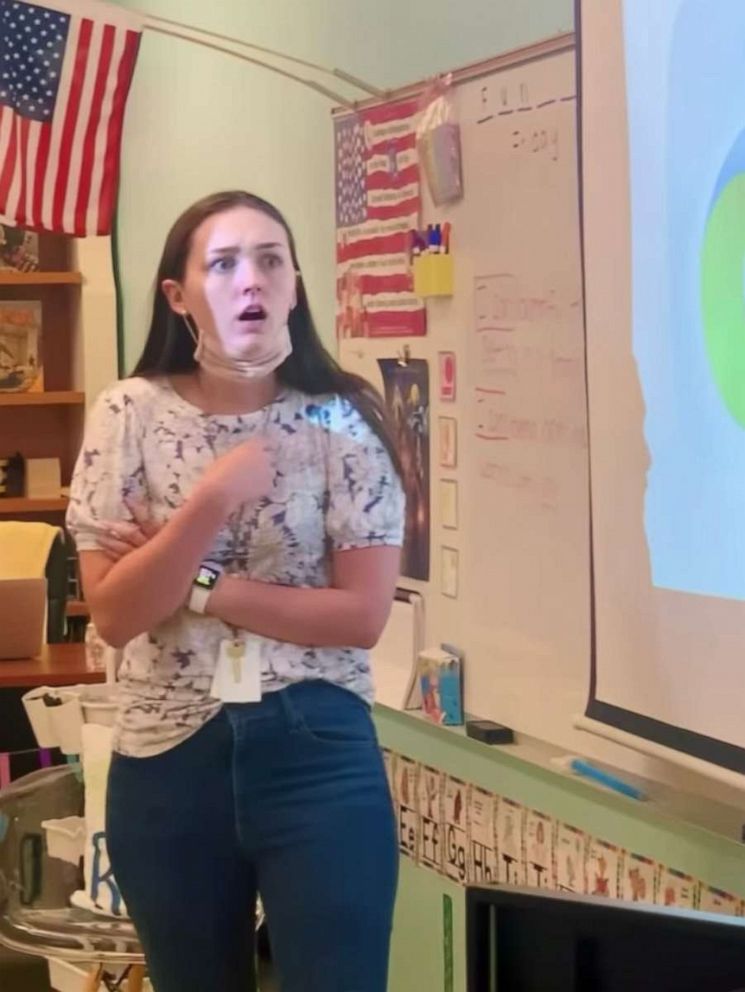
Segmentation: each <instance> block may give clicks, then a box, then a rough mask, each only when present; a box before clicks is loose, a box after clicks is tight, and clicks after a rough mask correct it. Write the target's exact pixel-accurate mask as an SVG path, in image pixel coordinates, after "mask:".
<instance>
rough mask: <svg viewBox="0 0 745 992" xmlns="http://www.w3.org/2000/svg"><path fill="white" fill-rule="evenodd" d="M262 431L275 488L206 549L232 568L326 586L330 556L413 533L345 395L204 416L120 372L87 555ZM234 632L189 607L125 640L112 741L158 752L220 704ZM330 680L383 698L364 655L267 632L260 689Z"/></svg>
mask: <svg viewBox="0 0 745 992" xmlns="http://www.w3.org/2000/svg"><path fill="white" fill-rule="evenodd" d="M256 435H259V436H261V437H262V438H264V439H265V440H266V442H267V444H268V445H269V447H270V448H271V449H272V450H273V453H274V458H275V466H276V469H275V478H274V483H273V487H272V490H271V492H270V494H269V496H268V497H267V498H266V499H264V500H262V501H261V502H259V503H257V504H254V505H246V506H245V507H243V508H242V510H240V511H239V512H238V513H236V514H234V515H233V516H232V517H231V518H230V519H229V520H228V521H227V522H226V525H225V526H224V527H223V529H222V530H221V531H220V533H219V534H218V536H217V538H216V540H215V543H214V547H213V548H212V549H211V551H210V553H209V554H208V555H207V556H206V557H207V558H209V559H211V560H215V561H218V562H221V563H222V564H223V565H224V566H225V568H226V570H227V571H228V572H230V573H231V574H234V575H241V576H245V577H246V578H251V579H257V580H259V581H263V582H273V583H279V584H281V585H290V586H304V587H310V588H323V587H325V586H328V585H329V582H330V565H331V552H332V551H335V550H345V549H350V548H367V547H374V546H377V545H398V546H400V545H401V543H402V540H403V518H404V495H403V491H402V487H401V484H400V481H399V478H398V476H397V474H396V472H395V470H394V468H393V465H392V463H391V460H390V457H389V455H388V453H387V452H386V450H385V447H384V446H383V444H382V442H381V441H380V440H379V439H378V438H377V436H376V435H375V433H374V432H373V431H372V429H371V428H370V427H369V426H368V425H367V423H366V422H365V421H364V420H363V418H362V417H361V416H360V414H359V413H358V411H357V409H356V408H355V407H354V405H353V404H352V403H350V402H349V401H348V400H347V399H345V398H342V397H339V396H335V395H325V396H307V395H305V394H303V393H300V392H297V391H295V390H292V389H285V390H284V391H283V392H282V393H281V394H280V396H279V397H278V398H277V399H276V400H275V401H274V402H273V403H272V404H270V405H269V406H268V407H265V408H264V409H263V410H259V411H257V412H255V413H249V414H240V415H238V414H227V415H226V414H206V413H203V412H202V411H201V410H199V409H198V408H197V407H195V406H194V405H192V404H191V403H189V402H188V401H187V400H185V399H183V398H182V397H181V396H179V394H178V393H177V392H176V391H175V390H174V389H173V387H172V386H171V384H170V382H169V381H168V380H167V379H165V378H156V379H144V378H131V379H124V380H122V381H121V382H118V383H116V384H115V385H113V386H111V387H110V388H109V389H107V390H105V391H104V392H103V393H102V394H101V396H100V397H99V398H98V400H97V401H96V404H95V406H94V408H93V410H92V413H91V416H90V418H89V421H88V424H87V428H86V433H85V439H84V442H83V447H82V450H81V452H80V455H79V457H78V461H77V464H76V467H75V472H74V475H73V480H72V491H71V495H70V505H69V508H68V512H67V525H68V528H69V530H70V532H71V533H72V535H73V537H74V538H75V542H76V544H77V547H78V550H80V551H88V550H96V549H97V547H98V545H97V543H96V534H97V533H98V532H99V531H100V526H101V523H103V522H105V521H109V520H123V519H126V520H131V519H132V517H131V513H130V512H129V510H128V509H127V505H126V501H130V502H135V503H136V502H143V503H144V504H145V505H146V506H147V507H148V508H149V512H150V514H151V516H152V517H153V519H154V520H156V521H158V522H165V521H166V520H168V518H169V517H170V516H171V514H172V513H173V512H174V511H175V510H177V509H178V507H179V506H181V505H182V503H184V501H185V500H186V499H187V498H188V496H189V494H190V492H191V491H192V490H193V488H194V486H195V485H196V483H197V482H198V481H199V479H200V478H201V477H202V475H203V474H204V472H205V470H206V469H207V467H208V466H209V465H210V464H211V463H212V462H213V461H214V460H215V458H218V457H219V456H220V455H223V454H225V453H226V452H228V451H229V450H230V449H231V448H233V447H235V445H237V444H240V443H241V442H242V441H245V440H247V439H248V438H250V437H254V436H256ZM230 636H232V628H230V627H228V626H227V625H226V624H224V623H223V622H222V621H221V620H218V619H216V618H215V617H209V616H203V615H201V614H197V613H194V612H192V611H190V610H189V609H187V608H186V606H184V607H182V608H181V609H179V610H178V611H177V612H176V613H175V614H174V615H173V616H171V617H170V618H169V619H167V620H165V621H164V622H163V623H161V624H159V625H158V626H157V627H155V628H154V629H153V630H151V631H149V632H147V633H144V634H140V635H139V636H137V637H135V638H134V639H133V640H132V641H130V642H129V643H128V644H127V645H126V647H125V648H124V656H123V661H122V665H121V668H120V670H119V680H120V683H121V687H120V691H121V697H120V698H121V707H120V712H119V717H118V721H117V726H116V730H115V735H114V747H115V750H117V751H119V752H120V753H122V754H127V755H132V756H142V757H145V756H149V755H154V754H159V753H161V752H162V751H165V750H167V749H168V748H170V747H173V746H174V745H175V744H178V743H180V742H181V741H183V740H185V739H186V738H187V737H189V736H190V735H191V734H193V733H194V732H195V731H196V730H198V729H199V728H200V727H201V726H202V725H203V724H204V723H205V722H206V721H207V720H209V719H210V718H211V717H212V716H214V715H215V713H216V712H217V711H218V710H219V708H220V705H221V704H220V703H219V701H217V700H216V699H214V698H213V697H211V696H210V694H209V693H210V687H211V683H212V675H213V672H214V667H215V663H216V660H217V654H218V650H219V644H220V641H221V640H222V639H223V638H225V637H230ZM303 679H325V680H326V681H329V682H334V683H335V684H336V685H339V686H341V687H343V688H345V689H349V690H350V691H351V692H354V693H356V694H357V695H359V696H361V697H362V698H363V699H364V700H366V701H367V702H371V701H372V699H373V687H372V680H371V676H370V667H369V661H368V652H367V651H365V650H362V649H359V648H353V647H349V648H339V647H329V648H319V647H303V646H299V645H295V644H289V643H287V642H283V641H274V640H270V639H268V638H264V639H262V688H263V691H264V692H265V693H266V692H271V691H273V690H277V689H281V688H283V687H285V686H287V685H290V684H292V683H294V682H298V681H301V680H303Z"/></svg>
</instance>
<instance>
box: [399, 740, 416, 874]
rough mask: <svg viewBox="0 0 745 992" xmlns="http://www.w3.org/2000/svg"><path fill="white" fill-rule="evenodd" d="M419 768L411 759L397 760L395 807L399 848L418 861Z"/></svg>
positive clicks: (401, 757)
mask: <svg viewBox="0 0 745 992" xmlns="http://www.w3.org/2000/svg"><path fill="white" fill-rule="evenodd" d="M418 770H419V766H418V764H417V763H416V761H412V760H411V758H404V757H403V756H401V755H398V756H397V758H396V795H395V806H396V807H397V812H398V846H399V850H400V851H401V853H402V854H405V855H406V856H407V857H409V858H412V859H413V860H414V861H416V857H417V850H418V847H419V844H418V840H419V822H418V820H419V817H418V815H417V798H418V797H417V777H418V775H417V773H418Z"/></svg>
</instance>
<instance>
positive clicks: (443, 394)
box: [437, 351, 456, 403]
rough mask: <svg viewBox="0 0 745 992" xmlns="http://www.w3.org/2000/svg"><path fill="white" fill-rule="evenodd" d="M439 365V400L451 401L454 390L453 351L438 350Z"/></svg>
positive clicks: (453, 396)
mask: <svg viewBox="0 0 745 992" xmlns="http://www.w3.org/2000/svg"><path fill="white" fill-rule="evenodd" d="M437 357H438V359H439V366H440V401H441V402H442V403H452V402H453V400H454V399H455V392H456V360H455V352H454V351H440V352H438V356H437Z"/></svg>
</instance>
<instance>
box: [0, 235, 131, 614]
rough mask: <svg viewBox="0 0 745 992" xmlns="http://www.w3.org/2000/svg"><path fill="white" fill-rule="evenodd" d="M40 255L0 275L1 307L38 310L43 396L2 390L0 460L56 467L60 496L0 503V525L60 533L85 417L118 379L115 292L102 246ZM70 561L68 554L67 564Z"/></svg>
mask: <svg viewBox="0 0 745 992" xmlns="http://www.w3.org/2000/svg"><path fill="white" fill-rule="evenodd" d="M38 255H39V267H38V269H37V270H35V271H33V272H18V271H13V270H9V269H0V302H6V301H16V302H19V303H22V302H26V301H38V303H39V304H40V306H41V334H40V344H39V356H40V364H41V367H42V369H43V385H42V386H41V388H37V386H36V385H35V386H34V388H32V389H30V390H27V391H18V392H10V391H2V390H0V458H6V457H9V456H12V455H14V454H15V453H16V452H20V453H21V454H22V455H23V457H24V458H25V459H28V458H56V459H58V460H59V464H60V477H61V491H60V493H59V494H58V495H56V496H51V497H48V498H43V499H33V498H29V496H28V495H27V494H26V493H24V494H14V495H13V496H12V497H11V496H3V495H0V520H14V519H17V520H40V521H44V522H46V523H50V524H55V525H58V526H64V521H65V510H66V509H67V502H68V501H67V496H66V492H67V487H69V485H70V479H71V476H72V470H73V467H74V465H75V460H76V458H77V454H78V450H79V447H80V443H81V440H82V435H83V428H84V424H85V413H86V409H87V408H88V407H89V406H90V404H91V403H92V402H93V401H94V399H95V398H96V396H97V395H98V393H99V392H100V390H101V389H102V388H103V387H104V386H105V385H107V384H108V383H109V382H111V381H112V380H114V379H116V377H117V359H116V352H117V343H116V292H115V287H114V278H113V269H112V264H111V244H110V240H109V239H108V238H72V237H65V236H63V235H53V234H44V233H41V234H39V235H38ZM0 357H1V356H0ZM72 553H73V549H72V547H71V559H72ZM71 570H72V569H71ZM69 591H70V599H69V601H68V606H67V615H68V618H70V627H71V629H72V628H78V629H77V631H76V633H77V634H80V633H82V630H81V629H80V628H81V624H82V627H83V628H84V625H85V621H86V619H87V616H88V609H87V606H86V604H85V602H84V601H83V599H82V596H81V591H80V589H79V584H76V583H75V582H74V581H71V583H70V587H69Z"/></svg>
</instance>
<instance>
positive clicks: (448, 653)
mask: <svg viewBox="0 0 745 992" xmlns="http://www.w3.org/2000/svg"><path fill="white" fill-rule="evenodd" d="M417 667H418V670H419V682H420V688H421V694H422V712H423V715H424V717H425V718H426V719H427V720H429V721H430V723H438V724H442V725H443V726H446V727H452V726H459V725H460V724H462V723H463V653H462V652H461V651H459V650H458V649H457V648H453V647H452V646H450V645H447V644H443V645H442V646H441V647H439V648H437V647H432V648H425V650H423V651H420V652H419V658H418V665H417Z"/></svg>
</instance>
